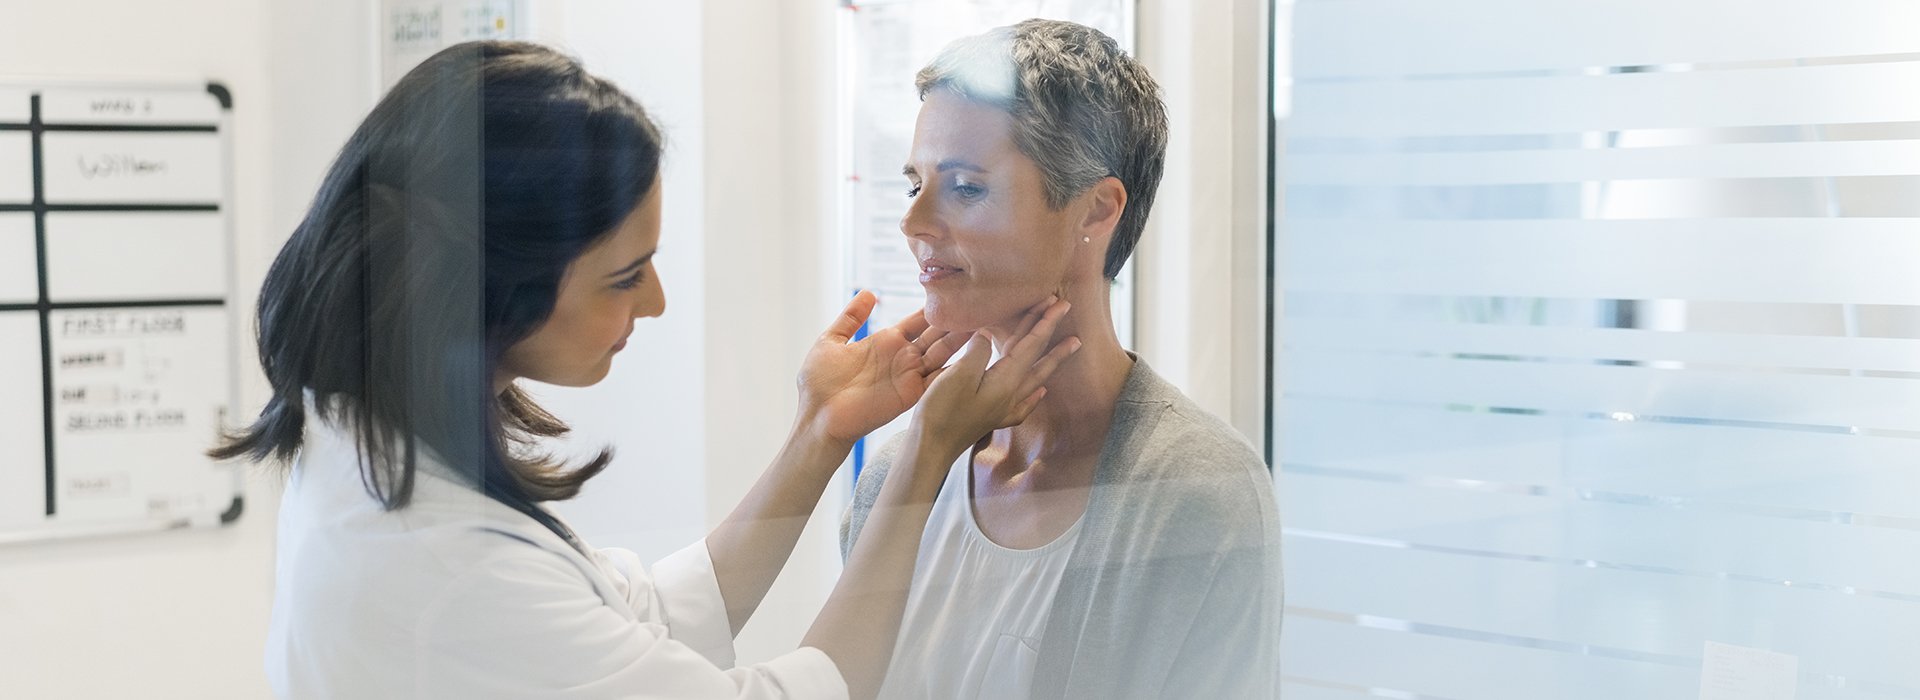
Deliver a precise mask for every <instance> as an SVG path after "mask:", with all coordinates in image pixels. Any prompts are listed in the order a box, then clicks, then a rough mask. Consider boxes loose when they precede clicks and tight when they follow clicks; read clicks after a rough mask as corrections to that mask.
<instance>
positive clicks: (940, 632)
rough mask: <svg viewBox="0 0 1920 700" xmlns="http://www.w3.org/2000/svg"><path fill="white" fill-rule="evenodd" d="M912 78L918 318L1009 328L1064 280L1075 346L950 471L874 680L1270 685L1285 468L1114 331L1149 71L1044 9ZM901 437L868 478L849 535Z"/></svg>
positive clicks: (1201, 690)
mask: <svg viewBox="0 0 1920 700" xmlns="http://www.w3.org/2000/svg"><path fill="white" fill-rule="evenodd" d="M915 85H916V86H917V88H918V90H919V92H920V97H921V100H922V106H921V109H920V116H919V121H918V122H917V124H916V127H915V132H914V140H913V146H912V152H911V154H910V155H909V157H908V161H907V166H906V174H907V177H908V179H909V181H910V182H911V183H912V185H913V189H912V190H911V191H910V192H909V193H908V196H910V197H913V198H914V200H913V203H912V206H911V207H910V209H909V210H908V213H907V215H906V217H905V218H904V219H903V220H902V221H901V223H900V227H901V232H902V233H904V234H905V235H906V236H907V238H908V239H909V243H910V245H911V247H912V249H913V252H914V254H915V255H916V256H917V257H918V258H919V261H920V265H921V269H922V274H921V277H920V279H921V283H922V284H923V285H924V286H925V288H926V291H927V306H926V313H927V317H928V319H929V320H930V321H931V322H932V323H933V325H934V326H936V327H939V328H943V329H948V330H953V331H974V330H978V331H979V332H981V333H984V334H986V335H987V336H989V337H991V338H993V339H994V340H995V342H996V344H998V343H1001V342H1003V341H1004V340H1006V339H1009V338H1013V337H1017V334H1018V332H1019V330H1020V329H1019V328H1018V326H1019V325H1020V322H1021V319H1022V316H1023V311H1024V310H1025V309H1026V308H1028V307H1031V306H1033V304H1034V303H1035V302H1037V301H1039V300H1042V299H1045V298H1047V297H1048V296H1049V295H1055V294H1057V295H1059V296H1060V298H1062V299H1064V300H1067V301H1068V302H1070V303H1071V304H1072V310H1071V312H1069V313H1068V314H1067V316H1066V317H1065V318H1064V319H1063V320H1062V325H1061V329H1060V333H1061V335H1062V336H1076V337H1078V338H1079V339H1080V341H1081V342H1083V343H1084V345H1083V347H1082V348H1081V350H1080V351H1079V352H1078V353H1077V354H1075V355H1074V357H1073V358H1072V359H1071V360H1069V361H1068V362H1066V363H1065V364H1063V365H1062V366H1061V367H1060V369H1059V371H1058V372H1057V373H1056V374H1055V375H1054V376H1053V378H1052V379H1051V380H1050V381H1048V382H1047V384H1046V387H1047V390H1048V393H1047V395H1046V397H1045V398H1044V399H1043V400H1042V401H1041V402H1040V404H1039V405H1038V407H1037V408H1036V409H1035V410H1034V412H1033V414H1032V415H1031V416H1030V417H1029V418H1027V420H1026V421H1025V422H1024V423H1021V424H1019V425H1016V426H1014V427H1012V428H1006V429H1001V430H997V431H994V432H992V433H991V434H990V435H988V436H987V437H986V438H984V439H982V440H981V441H980V442H979V443H977V444H976V445H975V446H974V447H973V449H971V450H969V451H968V452H967V453H966V454H963V455H961V456H960V458H959V459H958V460H957V461H956V462H955V463H954V464H953V466H952V468H951V469H950V470H949V474H948V477H947V481H946V483H945V484H944V486H943V487H942V489H941V491H940V494H939V497H938V500H937V501H936V503H935V505H934V511H933V514H932V517H931V519H930V521H929V522H928V525H927V529H926V531H925V534H924V538H923V540H922V544H921V549H920V553H919V558H918V561H917V564H916V567H915V571H914V578H913V589H912V592H911V593H910V594H909V598H908V603H907V608H906V616H905V618H904V622H903V625H902V627H901V630H900V632H901V634H900V640H901V642H900V645H899V647H898V648H897V649H896V652H895V656H894V658H893V662H892V666H891V667H890V670H889V672H888V677H887V680H886V681H885V685H884V686H883V689H882V692H881V696H882V697H889V698H920V697H965V698H973V697H982V698H986V697H992V698H1023V697H1036V698H1054V697H1063V696H1066V697H1089V698H1117V697H1155V698H1157V697H1209V698H1227V697H1232V698H1240V697H1271V696H1274V695H1275V694H1276V693H1277V690H1276V689H1275V687H1274V682H1275V680H1274V679H1275V677H1276V676H1277V670H1276V667H1277V663H1276V659H1275V646H1276V644H1277V642H1278V638H1279V609H1280V579H1279V575H1280V572H1279V545H1278V538H1279V532H1278V530H1279V525H1278V516H1277V514H1276V510H1275V507H1274V505H1273V500H1272V496H1271V477H1270V476H1269V474H1268V471H1267V469H1266V467H1265V465H1264V464H1263V463H1262V462H1261V460H1260V458H1259V457H1258V456H1257V455H1256V454H1255V453H1254V451H1253V450H1252V449H1251V447H1250V446H1249V445H1248V444H1247V443H1246V442H1245V441H1244V440H1243V439H1241V438H1240V437H1239V436H1238V435H1237V434H1236V433H1235V432H1233V430H1232V429H1231V428H1229V427H1228V426H1227V425H1226V424H1224V423H1223V422H1221V421H1220V420H1219V419H1217V418H1215V417H1214V416H1212V415H1209V414H1208V413H1206V412H1205V411H1203V410H1202V409H1200V408H1199V407H1198V406H1197V405H1195V404H1194V403H1193V402H1192V401H1191V400H1189V399H1188V398H1187V397H1186V396H1184V395H1182V394H1181V393H1180V391H1179V390H1178V389H1175V388H1174V387H1173V386H1172V385H1170V384H1168V383H1167V382H1166V381H1164V380H1162V379H1161V378H1160V377H1159V376H1158V375H1156V374H1155V373H1154V372H1153V370H1152V369H1150V368H1148V366H1147V364H1146V362H1144V361H1142V360H1141V359H1140V358H1138V357H1136V356H1134V355H1132V354H1131V353H1128V352H1127V351H1125V350H1123V349H1122V348H1121V346H1120V342H1119V339H1118V337H1117V335H1116V333H1115V332H1114V327H1113V323H1112V316H1111V312H1110V307H1109V289H1110V281H1111V280H1112V279H1113V278H1114V276H1115V275H1116V274H1117V273H1118V272H1119V270H1120V268H1121V266H1122V265H1123V264H1124V263H1125V262H1126V260H1127V258H1128V256H1129V255H1130V254H1131V253H1132V252H1133V249H1134V246H1135V243H1136V242H1138V241H1139V239H1140V234H1141V230H1142V228H1143V227H1144V226H1145V224H1146V220H1147V212H1148V209H1149V207H1150V206H1151V205H1152V203H1153V195H1154V189H1155V187H1156V186H1157V185H1158V183H1159V180H1160V173H1161V168H1162V164H1163V162H1164V159H1165V155H1164V154H1165V148H1166V141H1167V124H1166V115H1165V110H1164V108H1163V106H1162V104H1161V102H1160V99H1159V96H1158V87H1157V86H1156V85H1155V84H1154V82H1153V79H1152V78H1151V77H1150V76H1148V75H1147V72H1146V70H1145V69H1143V68H1142V67H1140V65H1139V64H1138V63H1136V62H1134V61H1133V59H1132V58H1130V57H1128V56H1127V55H1125V54H1124V53H1122V52H1121V51H1120V49H1119V47H1118V46H1117V45H1116V44H1115V42H1114V41H1113V40H1112V39H1110V38H1108V37H1107V36H1105V35H1103V34H1101V33H1099V32H1097V31H1095V30H1093V29H1090V28H1087V27H1083V26H1080V25H1076V24H1070V23H1066V22H1053V21H1042V20H1029V21H1026V22H1022V23H1020V24H1017V25H1014V26H1012V27H1003V28H1000V29H997V30H994V31H991V32H988V33H986V34H983V35H980V36H976V37H970V38H966V39H962V40H960V41H957V42H955V43H954V44H953V45H951V46H949V47H947V48H946V49H945V50H944V51H943V52H942V53H941V54H940V55H939V56H938V57H936V58H935V59H934V60H933V62H932V63H931V64H929V65H928V66H927V67H926V68H924V69H922V70H921V71H920V73H919V75H918V76H917V78H916V80H915ZM901 444H902V443H901V441H895V442H893V443H890V444H888V445H887V446H885V447H883V448H881V449H880V450H879V451H877V453H876V455H875V457H874V459H873V461H872V465H871V466H870V467H869V468H868V469H867V470H866V471H865V472H864V474H863V475H862V477H861V479H860V483H859V485H858V490H857V495H856V497H855V502H854V504H853V506H852V508H851V509H850V511H849V513H848V516H847V520H846V522H845V523H844V530H843V534H842V545H843V547H846V548H848V549H849V550H850V549H851V547H852V546H853V543H854V542H855V541H856V540H858V539H859V538H860V537H861V535H862V529H863V527H864V525H865V524H866V522H867V519H868V513H869V512H870V510H871V509H872V507H873V504H874V503H875V501H876V499H877V497H878V496H879V494H880V493H881V484H882V483H884V482H885V480H886V479H887V475H888V470H889V467H891V466H892V465H893V464H894V463H895V460H896V459H898V454H899V449H900V446H901ZM869 536H871V535H869Z"/></svg>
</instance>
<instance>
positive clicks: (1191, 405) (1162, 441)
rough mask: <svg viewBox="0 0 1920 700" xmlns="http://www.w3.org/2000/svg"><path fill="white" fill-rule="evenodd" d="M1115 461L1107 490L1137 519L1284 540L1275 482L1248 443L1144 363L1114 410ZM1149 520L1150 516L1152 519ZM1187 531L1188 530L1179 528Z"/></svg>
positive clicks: (1113, 438)
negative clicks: (1156, 517)
mask: <svg viewBox="0 0 1920 700" xmlns="http://www.w3.org/2000/svg"><path fill="white" fill-rule="evenodd" d="M1114 431H1115V433H1116V434H1115V435H1112V436H1110V438H1109V445H1110V449H1112V450H1113V451H1114V452H1115V454H1114V455H1112V463H1111V464H1109V465H1105V466H1103V469H1110V470H1111V474H1110V475H1109V476H1108V477H1107V478H1105V479H1103V481H1104V482H1105V483H1104V484H1103V485H1102V486H1103V487H1104V488H1106V489H1108V490H1109V491H1111V492H1113V494H1114V495H1115V496H1117V499H1116V500H1117V501H1119V502H1120V504H1121V507H1123V508H1125V509H1126V510H1129V511H1131V512H1132V513H1133V515H1135V516H1145V515H1146V514H1145V513H1142V512H1141V511H1142V510H1151V511H1157V512H1162V513H1168V514H1178V517H1170V518H1169V520H1170V521H1172V520H1178V521H1181V522H1186V523H1188V524H1190V525H1191V526H1192V527H1193V528H1194V529H1196V530H1197V531H1200V532H1205V531H1207V530H1213V531H1216V532H1218V531H1222V530H1225V531H1237V532H1248V533H1265V534H1266V535H1270V536H1277V532H1274V533H1266V531H1267V530H1269V529H1273V530H1277V528H1278V524H1277V523H1278V512H1277V507H1276V505H1275V503H1274V494H1273V476H1272V473H1271V472H1270V471H1269V470H1268V467H1267V463H1266V461H1265V460H1264V459H1262V458H1261V457H1260V453H1259V451H1258V450H1256V449H1255V448H1254V446H1253V444H1252V443H1251V442H1250V441H1248V440H1247V438H1246V437H1245V436H1243V435H1241V434H1240V432H1239V431H1237V430H1235V429H1234V428H1233V427H1232V426H1230V425H1228V424H1227V423H1226V421H1223V420H1221V419H1220V418H1219V417H1218V416H1215V415H1213V414H1212V413H1211V412H1209V411H1207V410H1206V409H1204V408H1201V407H1200V405H1199V404H1197V403H1195V402H1194V401H1193V400H1192V399H1191V398H1189V397H1187V395H1186V394H1185V393H1183V392H1181V391H1180V390H1179V389H1178V388H1177V387H1174V386H1173V385H1172V384H1171V383H1169V382H1167V381H1166V380H1164V379H1162V378H1161V377H1160V376H1159V375H1157V374H1155V373H1154V372H1153V370H1152V369H1150V368H1148V367H1147V366H1146V364H1145V362H1144V361H1142V362H1140V363H1138V364H1137V365H1136V367H1135V371H1134V374H1133V375H1132V376H1131V377H1129V380H1128V384H1127V388H1126V390H1125V391H1123V393H1122V395H1121V398H1120V405H1118V406H1116V409H1115V423H1114ZM1148 517H1150V516H1148ZM1176 529H1184V528H1176Z"/></svg>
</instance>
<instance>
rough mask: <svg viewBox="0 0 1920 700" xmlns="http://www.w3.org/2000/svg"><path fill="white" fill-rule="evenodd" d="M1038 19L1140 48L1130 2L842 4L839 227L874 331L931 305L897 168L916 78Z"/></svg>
mask: <svg viewBox="0 0 1920 700" xmlns="http://www.w3.org/2000/svg"><path fill="white" fill-rule="evenodd" d="M1034 17H1040V18H1045V19H1060V20H1067V21H1071V22H1078V23H1080V24H1084V25H1087V26H1089V27H1093V28H1095V29H1098V30H1100V31H1101V32H1103V33H1105V34H1106V35H1107V36H1110V37H1113V38H1114V40H1115V41H1118V42H1119V43H1120V47H1121V48H1122V49H1125V50H1127V51H1128V52H1132V51H1133V49H1134V30H1133V22H1134V2H1133V0H874V1H869V2H859V3H842V7H841V37H842V42H841V46H840V64H841V75H840V85H841V100H840V118H839V120H838V121H839V140H840V142H841V143H842V144H844V145H843V147H842V149H841V155H840V169H841V175H842V176H841V178H840V179H841V182H842V183H844V185H843V186H842V188H841V195H840V207H839V209H840V222H841V227H840V228H841V230H842V231H845V232H846V233H845V238H844V239H843V242H842V246H841V249H842V251H844V254H845V265H846V268H845V269H846V276H845V284H846V290H847V295H848V296H852V295H853V294H855V293H857V292H858V291H859V290H862V289H870V290H873V291H874V293H876V294H878V295H879V296H880V305H879V306H878V307H876V308H875V309H874V311H873V315H872V316H871V318H870V319H869V322H868V323H869V327H870V328H885V327H887V326H890V325H893V324H894V323H896V322H898V321H899V320H900V319H902V318H904V317H906V315H907V314H910V313H913V312H914V311H915V310H916V309H919V308H920V307H921V306H923V305H924V304H925V303H926V293H925V291H924V290H922V289H921V287H920V266H919V263H918V261H916V259H915V258H914V256H913V251H912V250H911V249H909V248H908V246H907V239H906V237H905V236H903V235H901V233H900V219H901V218H902V217H904V216H906V213H907V203H908V200H907V198H906V192H907V190H908V188H909V187H910V185H909V184H908V182H907V178H906V176H905V175H902V174H901V173H900V166H901V165H903V164H905V162H906V158H907V151H908V149H909V147H910V146H911V145H912V143H913V124H914V119H915V118H916V117H917V116H918V115H919V113H920V96H919V94H918V93H917V92H916V91H915V90H914V88H913V76H914V73H915V72H917V71H919V70H920V67H921V66H924V65H926V64H927V62H928V61H931V60H933V57H934V56H935V55H936V54H938V53H939V52H940V49H942V48H945V47H946V45H947V44H948V43H949V42H952V41H953V40H955V39H959V38H961V37H965V36H971V35H974V34H979V33H981V32H984V31H986V30H988V29H992V28H994V27H1001V26H1006V25H1009V24H1013V23H1016V22H1019V21H1021V20H1024V19H1029V18H1034ZM1133 279H1134V266H1133V263H1132V262H1128V263H1127V265H1126V266H1125V267H1124V268H1122V269H1121V271H1120V275H1119V277H1118V279H1116V280H1115V282H1114V288H1113V292H1112V295H1113V296H1112V298H1113V320H1114V330H1115V331H1117V332H1118V334H1119V336H1120V343H1121V345H1122V346H1124V347H1128V348H1131V347H1133V329H1134V302H1133V296H1134V291H1133ZM906 421H907V418H906V417H905V416H903V417H901V418H900V419H899V420H896V421H894V423H893V424H892V425H889V426H886V427H883V428H881V429H880V430H876V431H874V432H873V434H872V435H869V436H868V438H869V439H868V440H865V441H863V442H862V446H861V447H858V448H856V449H855V450H854V456H853V464H854V470H855V472H856V473H857V472H858V470H859V469H860V467H861V466H862V463H863V462H864V460H865V446H866V445H869V444H871V445H878V444H880V443H882V442H885V441H886V438H887V437H889V436H891V435H892V434H893V433H895V432H898V431H899V430H901V429H903V428H904V427H905V425H906Z"/></svg>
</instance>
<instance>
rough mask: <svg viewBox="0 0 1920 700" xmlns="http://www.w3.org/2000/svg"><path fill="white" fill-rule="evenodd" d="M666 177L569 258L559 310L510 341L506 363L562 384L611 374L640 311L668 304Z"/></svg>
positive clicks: (512, 370) (507, 369)
mask: <svg viewBox="0 0 1920 700" xmlns="http://www.w3.org/2000/svg"><path fill="white" fill-rule="evenodd" d="M660 199H661V197H660V179H659V178H655V179H654V183H653V188H652V189H651V190H649V191H648V192H647V194H646V195H644V196H642V197H641V198H640V204H639V206H636V207H634V209H633V211H632V212H630V213H628V214H627V217H626V218H625V219H623V220H621V221H620V223H619V225H617V226H615V227H614V230H613V233H612V235H609V236H607V237H606V238H604V239H601V240H600V241H599V242H598V243H595V244H594V245H593V246H592V247H589V248H587V250H586V252H584V253H581V254H580V257H578V258H575V259H574V261H573V262H572V263H570V264H568V265H567V271H566V273H565V274H564V275H562V276H561V278H560V293H559V296H558V298H557V299H555V300H554V305H553V313H552V314H551V315H549V316H548V317H547V321H546V323H544V324H542V325H541V326H540V328H539V330H536V331H534V332H533V335H530V336H527V337H526V338H525V339H523V340H521V341H520V342H518V343H515V344H514V345H513V347H511V348H508V349H507V353H506V357H505V358H503V359H502V360H501V371H502V372H504V373H506V374H508V375H510V377H525V378H528V379H532V380H535V381H539V382H545V383H547V384H555V385H559V386H589V385H592V384H594V383H596V382H599V381H600V380H601V379H604V378H606V376H607V371H608V370H609V369H611V368H612V367H613V356H614V354H615V353H617V352H619V351H620V350H621V349H622V348H624V347H626V344H627V335H628V334H630V333H632V332H633V322H634V319H637V318H648V317H653V316H659V315H660V314H661V313H663V312H665V311H666V309H667V297H666V291H665V290H664V289H662V288H661V286H660V276H659V275H657V274H655V273H654V269H653V254H654V251H655V250H657V249H658V248H659V247H660Z"/></svg>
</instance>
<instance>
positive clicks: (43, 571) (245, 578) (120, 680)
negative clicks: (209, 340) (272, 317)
mask: <svg viewBox="0 0 1920 700" xmlns="http://www.w3.org/2000/svg"><path fill="white" fill-rule="evenodd" d="M267 11H268V9H267V4H266V3H264V2H260V1H258V0H178V1H176V2H167V3H150V2H137V1H135V0H96V1H92V2H28V1H25V0H8V2H7V3H6V6H5V8H4V10H0V16H5V17H6V18H7V19H6V21H4V22H0V74H15V75H22V74H24V75H35V76H48V77H101V76H111V77H155V78H189V79H195V80H203V79H204V80H218V81H221V82H224V83H226V84H227V86H228V87H229V88H231V90H232V91H233V95H234V102H235V105H234V116H235V124H234V137H235V146H236V153H237V154H238V155H237V163H236V168H237V170H236V175H237V177H235V178H234V181H235V186H236V189H237V192H236V200H235V206H234V214H235V217H236V221H237V224H238V229H239V230H240V231H242V232H243V235H242V238H243V240H242V243H241V248H240V251H239V254H240V255H239V259H240V265H239V273H240V280H241V286H242V289H248V288H251V287H250V285H251V284H253V282H252V280H257V279H258V277H259V275H260V271H261V269H262V266H261V265H260V264H259V260H260V258H261V255H263V251H265V250H266V249H267V248H268V246H269V245H270V241H269V239H270V238H271V236H262V235H259V234H258V233H255V232H261V231H266V230H269V229H270V228H272V222H274V221H275V220H276V217H275V216H274V215H273V213H274V204H273V197H274V189H273V185H272V182H273V177H274V175H275V174H276V173H275V168H273V167H272V161H271V160H270V157H269V153H270V150H271V147H272V145H273V143H274V133H275V131H274V128H273V126H274V124H273V119H272V116H271V115H272V107H271V102H272V100H271V98H270V95H272V94H273V93H274V89H273V86H272V85H271V84H270V83H269V82H268V68H267V55H268V53H267V44H266V37H265V36H264V35H263V33H264V30H265V29H266V28H267V26H268V18H267ZM247 234H253V235H247ZM241 296H242V297H246V296H248V295H247V294H242V295H241ZM250 303H251V300H250V299H249V300H247V301H245V302H243V304H246V305H249V306H250ZM243 313H247V314H250V313H251V309H250V308H248V309H244V310H243ZM247 357H249V358H250V357H251V355H250V354H248V355H247ZM248 361H249V362H250V361H251V360H250V359H249V360H248ZM257 388H258V387H257V384H254V385H248V386H246V387H244V388H243V396H244V397H245V398H246V399H247V400H248V401H249V402H250V403H251V402H254V401H255V400H256V399H257V397H258V395H259V394H258V393H257ZM274 482H275V480H274V479H270V478H253V479H250V480H249V487H248V490H247V504H246V513H245V514H244V515H243V516H242V517H241V518H240V520H239V521H238V522H236V523H234V524H233V525H232V526H230V527H227V528H224V529H219V530H206V531H193V532H173V533H163V534H154V535H143V536H133V537H119V538H110V539H99V540H90V541H80V542H61V543H48V544H33V545H19V546H8V547H5V548H0V696H4V697H10V698H55V697H88V698H94V697H98V698H125V697H140V698H251V697H261V696H263V695H265V694H266V693H267V688H266V681H265V677H264V674H263V672H262V671H261V666H260V659H261V645H262V642H263V641H264V639H265V637H266V620H267V609H268V604H269V596H270V595H271V590H272V589H271V585H272V582H271V576H272V565H271V564H272V536H273V518H274V511H275V504H276V503H277V500H278V495H277V488H276V487H275V486H274V485H273V484H274Z"/></svg>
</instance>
